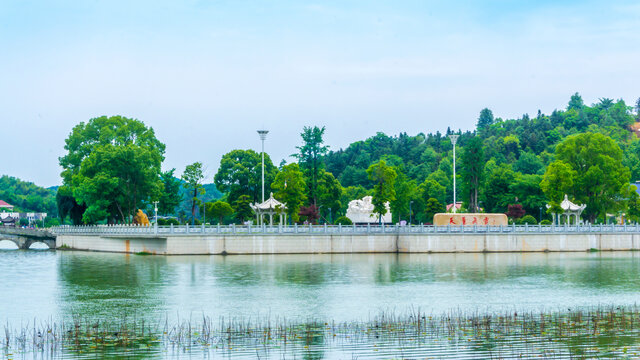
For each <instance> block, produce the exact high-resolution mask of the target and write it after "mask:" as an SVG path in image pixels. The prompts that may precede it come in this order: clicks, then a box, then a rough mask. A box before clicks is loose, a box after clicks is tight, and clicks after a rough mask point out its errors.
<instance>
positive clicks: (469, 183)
mask: <svg viewBox="0 0 640 360" xmlns="http://www.w3.org/2000/svg"><path fill="white" fill-rule="evenodd" d="M461 160H462V165H463V167H462V180H463V182H464V188H465V189H466V191H467V196H468V198H467V199H468V201H469V207H468V209H469V211H471V212H478V190H479V189H480V184H481V182H482V179H483V172H484V152H483V150H482V139H480V137H477V136H475V137H473V138H471V139H470V140H469V141H468V142H467V145H465V147H464V151H463V152H462V159H461Z"/></svg>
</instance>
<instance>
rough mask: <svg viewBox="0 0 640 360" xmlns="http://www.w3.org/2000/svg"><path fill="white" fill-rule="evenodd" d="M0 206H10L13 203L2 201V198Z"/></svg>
mask: <svg viewBox="0 0 640 360" xmlns="http://www.w3.org/2000/svg"><path fill="white" fill-rule="evenodd" d="M0 207H6V208H9V207H10V208H12V207H13V205H11V204H9V203H8V202H6V201H4V200H0Z"/></svg>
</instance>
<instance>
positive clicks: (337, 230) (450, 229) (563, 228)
mask: <svg viewBox="0 0 640 360" xmlns="http://www.w3.org/2000/svg"><path fill="white" fill-rule="evenodd" d="M50 231H51V232H52V233H54V234H55V235H70V234H93V235H169V234H174V235H203V234H207V235H208V234H211V235H230V234H235V235H253V234H279V235H287V234H366V235H369V234H445V233H457V234H482V233H492V234H493V233H495V234H508V233H545V234H546V233H640V225H638V224H633V225H603V224H600V225H579V226H576V225H557V226H553V225H509V226H432V225H411V226H400V225H287V226H283V225H273V226H269V225H263V226H256V225H253V226H252V225H196V226H192V225H180V226H173V225H171V226H157V227H155V226H153V225H151V226H131V225H93V226H56V227H52V228H51V229H50Z"/></svg>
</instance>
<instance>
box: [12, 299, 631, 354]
mask: <svg viewBox="0 0 640 360" xmlns="http://www.w3.org/2000/svg"><path fill="white" fill-rule="evenodd" d="M2 335H3V336H2V339H1V340H0V342H1V343H0V347H1V348H2V352H3V355H4V357H5V358H19V357H22V356H24V355H27V354H31V355H35V354H37V356H38V357H39V358H78V357H81V358H82V357H91V358H95V357H96V356H99V357H102V358H104V357H114V358H115V357H120V356H123V355H126V356H129V357H172V356H175V355H179V354H183V353H186V354H200V353H206V354H209V355H212V356H223V357H240V358H241V357H245V358H278V359H282V358H299V357H303V356H304V357H311V358H322V357H339V358H407V357H409V358H418V357H419V358H425V357H435V358H447V357H456V358H464V357H467V358H497V359H501V358H515V357H519V358H520V357H523V358H532V357H544V358H558V359H560V358H593V357H599V358H625V357H628V358H637V357H639V356H640V308H638V307H636V306H633V307H597V308H590V309H584V310H567V311H563V312H537V313H535V312H526V313H519V312H515V311H514V312H508V313H506V312H505V313H479V312H477V313H464V312H460V311H450V312H448V313H445V314H439V315H433V314H425V313H422V312H420V311H419V310H410V311H407V312H404V313H394V312H381V313H379V314H377V315H376V316H374V317H372V318H371V319H369V320H367V321H353V322H344V323H334V322H323V321H316V320H310V321H306V322H289V321H287V320H286V319H284V318H275V319H271V318H261V319H240V318H231V319H228V318H220V319H218V320H217V321H215V322H214V321H212V319H210V318H209V317H206V316H203V317H201V318H200V319H198V320H194V319H189V320H183V321H177V322H176V323H174V324H170V323H169V321H168V320H167V319H165V320H163V321H158V322H155V323H149V322H146V321H145V320H143V319H136V318H127V317H122V318H120V319H116V320H111V321H92V320H90V319H84V318H79V317H76V318H74V319H73V321H71V322H62V323H56V322H53V321H45V322H38V321H33V323H31V324H29V325H25V326H23V327H21V328H19V329H13V328H10V327H8V326H5V327H4V334H2Z"/></svg>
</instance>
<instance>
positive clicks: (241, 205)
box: [233, 195, 254, 224]
mask: <svg viewBox="0 0 640 360" xmlns="http://www.w3.org/2000/svg"><path fill="white" fill-rule="evenodd" d="M233 210H234V212H235V215H234V217H235V218H236V220H238V221H240V223H241V224H244V222H245V221H247V220H249V219H251V218H252V217H253V215H254V214H253V210H252V209H251V198H250V197H249V195H240V196H238V198H237V199H236V201H235V202H234V203H233Z"/></svg>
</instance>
